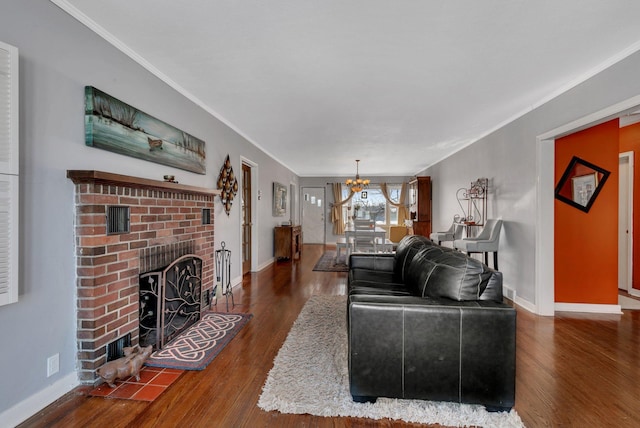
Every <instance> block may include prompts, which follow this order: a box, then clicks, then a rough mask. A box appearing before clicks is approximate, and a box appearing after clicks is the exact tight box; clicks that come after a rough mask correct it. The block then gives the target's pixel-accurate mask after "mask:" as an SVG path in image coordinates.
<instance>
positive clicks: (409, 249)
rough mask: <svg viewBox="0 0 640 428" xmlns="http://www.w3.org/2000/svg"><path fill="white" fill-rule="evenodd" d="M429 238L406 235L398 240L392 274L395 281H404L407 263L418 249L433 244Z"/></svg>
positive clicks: (408, 263) (409, 262) (407, 267)
mask: <svg viewBox="0 0 640 428" xmlns="http://www.w3.org/2000/svg"><path fill="white" fill-rule="evenodd" d="M434 245H435V244H434V243H433V242H431V240H430V239H429V238H427V237H426V236H421V235H407V236H405V237H404V238H402V239H401V240H400V242H399V243H398V247H397V248H396V254H395V264H394V268H393V274H394V278H395V280H396V281H400V282H404V283H406V281H405V276H406V273H407V271H408V269H409V265H410V264H411V261H412V260H413V257H414V256H415V255H416V253H417V252H418V251H420V250H421V249H423V248H424V247H427V246H430V247H431V246H434Z"/></svg>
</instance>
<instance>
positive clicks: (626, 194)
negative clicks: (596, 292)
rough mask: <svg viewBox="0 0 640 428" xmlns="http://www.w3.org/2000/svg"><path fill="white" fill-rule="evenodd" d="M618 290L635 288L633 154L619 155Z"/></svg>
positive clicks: (628, 290)
mask: <svg viewBox="0 0 640 428" xmlns="http://www.w3.org/2000/svg"><path fill="white" fill-rule="evenodd" d="M618 174H619V185H618V194H619V198H618V204H619V208H618V288H619V289H621V290H624V291H627V292H630V291H631V289H632V288H633V152H624V153H620V155H619V166H618Z"/></svg>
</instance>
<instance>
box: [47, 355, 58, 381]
mask: <svg viewBox="0 0 640 428" xmlns="http://www.w3.org/2000/svg"><path fill="white" fill-rule="evenodd" d="M59 370H60V354H55V355H52V356H50V357H49V358H47V377H49V376H53V375H54V374H56V373H58V371H59Z"/></svg>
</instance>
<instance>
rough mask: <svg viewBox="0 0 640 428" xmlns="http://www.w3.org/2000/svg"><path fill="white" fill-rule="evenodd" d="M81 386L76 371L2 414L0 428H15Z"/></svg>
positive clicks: (0, 415) (0, 414)
mask: <svg viewBox="0 0 640 428" xmlns="http://www.w3.org/2000/svg"><path fill="white" fill-rule="evenodd" d="M78 385H80V382H79V381H78V373H76V372H75V371H74V372H72V373H69V374H68V375H66V376H65V377H63V378H61V379H60V380H58V381H56V382H55V383H53V384H51V385H49V386H47V387H46V388H44V389H43V390H41V391H38V392H36V393H35V394H33V395H32V396H31V397H29V398H27V399H26V400H23V401H21V402H20V403H18V404H16V405H15V406H13V407H11V408H9V409H7V410H5V411H4V412H2V413H0V421H2V422H0V426H2V427H15V426H16V425H18V424H19V423H22V422H24V421H25V420H27V419H29V418H30V417H31V416H33V415H34V414H36V413H37V412H39V411H40V410H42V409H44V408H45V407H47V406H48V405H49V404H51V403H53V402H54V401H56V400H57V399H58V398H60V397H62V396H63V395H64V394H66V393H67V392H69V391H71V390H72V389H73V388H75V387H77V386H78Z"/></svg>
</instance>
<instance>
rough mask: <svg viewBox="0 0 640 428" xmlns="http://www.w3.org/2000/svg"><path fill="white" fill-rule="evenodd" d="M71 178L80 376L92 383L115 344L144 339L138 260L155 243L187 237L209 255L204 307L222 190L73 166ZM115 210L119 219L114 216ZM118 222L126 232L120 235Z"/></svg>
mask: <svg viewBox="0 0 640 428" xmlns="http://www.w3.org/2000/svg"><path fill="white" fill-rule="evenodd" d="M67 177H68V178H70V179H71V180H72V181H73V182H74V184H75V212H76V216H75V238H76V239H75V242H76V253H75V254H76V269H77V283H76V286H77V291H78V293H77V295H78V302H77V311H78V314H77V315H78V316H77V318H78V365H79V379H80V382H82V383H87V384H93V383H95V382H96V380H97V376H96V373H95V371H96V369H97V368H98V367H100V366H101V365H102V364H104V363H105V362H106V355H107V345H108V344H109V343H112V342H114V341H116V340H117V339H120V338H122V337H125V336H126V335H127V334H131V344H132V345H135V344H138V341H139V327H138V326H139V319H138V314H139V275H140V274H141V273H143V272H141V267H140V265H141V258H142V259H143V260H144V257H143V254H146V253H147V252H148V251H149V249H151V248H158V247H162V246H175V245H176V244H177V243H183V242H185V243H186V242H189V247H190V248H191V249H192V251H193V253H194V254H195V255H197V256H199V257H200V258H202V260H203V263H202V296H203V299H202V302H201V306H202V307H203V308H204V307H205V306H206V305H207V303H208V299H207V297H208V296H209V293H210V290H212V289H213V284H214V264H213V257H214V225H213V212H214V205H213V202H214V197H215V195H217V194H218V193H219V192H218V191H217V190H213V189H206V188H201V187H194V186H186V185H181V184H178V183H171V182H164V181H156V180H148V179H142V178H137V177H130V176H125V175H119V174H112V173H106V172H101V171H79V170H72V171H67ZM114 208H115V211H114ZM112 212H115V213H117V214H116V215H115V217H116V219H115V222H114V220H113V219H110V220H109V221H108V217H109V216H110V215H112V216H114V215H113V214H111V213H112ZM121 213H126V215H122V214H121ZM121 223H122V224H121ZM113 224H115V225H116V226H122V225H123V224H124V225H126V226H128V229H126V230H128V231H126V232H123V231H121V230H117V231H116V232H115V233H114V232H113V231H112V230H110V229H112V227H113ZM178 245H179V244H178ZM143 263H144V262H143Z"/></svg>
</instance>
